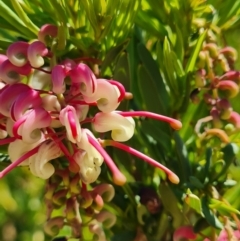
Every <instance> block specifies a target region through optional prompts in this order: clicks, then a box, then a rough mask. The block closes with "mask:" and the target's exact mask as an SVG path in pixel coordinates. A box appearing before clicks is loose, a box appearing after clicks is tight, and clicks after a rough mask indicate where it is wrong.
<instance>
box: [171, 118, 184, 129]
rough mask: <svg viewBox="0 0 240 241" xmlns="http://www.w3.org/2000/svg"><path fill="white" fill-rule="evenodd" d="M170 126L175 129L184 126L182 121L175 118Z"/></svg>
mask: <svg viewBox="0 0 240 241" xmlns="http://www.w3.org/2000/svg"><path fill="white" fill-rule="evenodd" d="M170 126H171V127H172V128H173V129H174V130H180V129H181V128H182V122H181V121H179V120H174V121H172V122H171V123H170Z"/></svg>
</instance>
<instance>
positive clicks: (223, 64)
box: [218, 54, 230, 72]
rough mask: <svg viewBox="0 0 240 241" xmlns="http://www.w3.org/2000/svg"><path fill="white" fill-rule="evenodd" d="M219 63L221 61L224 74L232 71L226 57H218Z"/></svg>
mask: <svg viewBox="0 0 240 241" xmlns="http://www.w3.org/2000/svg"><path fill="white" fill-rule="evenodd" d="M218 61H219V63H220V66H221V68H222V70H223V71H224V72H228V71H230V67H229V64H228V61H227V59H226V58H225V57H224V55H222V54H220V55H219V56H218Z"/></svg>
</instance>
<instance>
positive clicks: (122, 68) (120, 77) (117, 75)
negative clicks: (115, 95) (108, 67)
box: [113, 52, 131, 110]
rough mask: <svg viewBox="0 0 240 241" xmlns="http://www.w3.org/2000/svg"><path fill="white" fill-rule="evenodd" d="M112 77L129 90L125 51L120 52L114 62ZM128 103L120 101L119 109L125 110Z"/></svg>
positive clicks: (128, 71)
mask: <svg viewBox="0 0 240 241" xmlns="http://www.w3.org/2000/svg"><path fill="white" fill-rule="evenodd" d="M113 79H115V80H117V81H119V82H120V83H122V84H123V86H124V87H125V90H126V91H127V92H129V91H130V86H131V83H130V70H129V58H128V54H127V53H126V52H122V53H121V54H120V57H119V59H118V61H117V63H116V67H115V69H114V73H113ZM128 105H129V101H127V100H125V101H122V102H121V104H120V106H119V107H118V109H119V110H127V109H128Z"/></svg>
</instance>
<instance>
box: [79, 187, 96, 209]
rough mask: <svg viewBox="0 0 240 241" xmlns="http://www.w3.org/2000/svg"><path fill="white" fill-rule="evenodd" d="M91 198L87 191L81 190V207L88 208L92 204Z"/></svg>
mask: <svg viewBox="0 0 240 241" xmlns="http://www.w3.org/2000/svg"><path fill="white" fill-rule="evenodd" d="M92 202H93V198H92V196H91V194H90V193H89V192H88V191H85V190H84V191H83V190H82V191H81V197H80V206H81V207H82V208H88V207H90V206H91V205H92Z"/></svg>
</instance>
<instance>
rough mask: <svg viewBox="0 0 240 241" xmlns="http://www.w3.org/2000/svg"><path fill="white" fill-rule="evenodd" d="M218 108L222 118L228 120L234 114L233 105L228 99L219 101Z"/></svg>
mask: <svg viewBox="0 0 240 241" xmlns="http://www.w3.org/2000/svg"><path fill="white" fill-rule="evenodd" d="M217 108H218V109H219V110H220V117H221V119H223V120H227V119H228V118H229V117H230V115H231V112H232V110H233V109H232V106H231V103H230V102H229V101H228V100H227V99H220V100H218V101H217Z"/></svg>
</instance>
